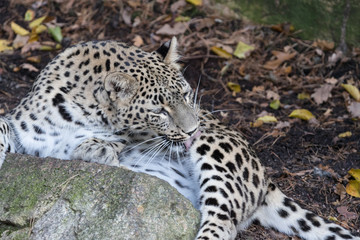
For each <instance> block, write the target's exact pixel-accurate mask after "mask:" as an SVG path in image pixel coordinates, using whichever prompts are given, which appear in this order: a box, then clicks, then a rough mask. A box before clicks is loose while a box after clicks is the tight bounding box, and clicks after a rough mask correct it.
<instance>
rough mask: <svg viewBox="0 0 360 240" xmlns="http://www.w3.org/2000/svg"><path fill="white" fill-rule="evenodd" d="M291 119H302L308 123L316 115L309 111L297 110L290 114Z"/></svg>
mask: <svg viewBox="0 0 360 240" xmlns="http://www.w3.org/2000/svg"><path fill="white" fill-rule="evenodd" d="M289 117H295V118H300V119H303V120H306V121H308V120H310V119H312V118H314V115H313V114H312V113H311V112H310V111H309V110H306V109H296V110H294V111H292V112H291V113H290V115H289Z"/></svg>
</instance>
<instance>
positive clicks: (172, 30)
mask: <svg viewBox="0 0 360 240" xmlns="http://www.w3.org/2000/svg"><path fill="white" fill-rule="evenodd" d="M187 26H188V23H186V22H177V23H175V24H174V26H170V25H169V24H165V25H164V26H162V27H161V28H160V29H159V30H157V31H156V34H161V35H170V36H172V35H178V34H183V33H184V32H185V31H186V29H187Z"/></svg>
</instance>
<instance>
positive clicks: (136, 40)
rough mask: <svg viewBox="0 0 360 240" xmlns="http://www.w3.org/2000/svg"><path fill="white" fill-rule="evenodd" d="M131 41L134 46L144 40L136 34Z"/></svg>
mask: <svg viewBox="0 0 360 240" xmlns="http://www.w3.org/2000/svg"><path fill="white" fill-rule="evenodd" d="M132 41H133V44H134V46H136V47H141V46H142V45H143V44H144V40H143V39H142V37H141V36H140V35H136V36H135V37H134V39H133V40H132Z"/></svg>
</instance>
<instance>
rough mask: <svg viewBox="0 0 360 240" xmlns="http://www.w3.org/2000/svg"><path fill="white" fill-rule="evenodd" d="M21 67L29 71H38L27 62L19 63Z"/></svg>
mask: <svg viewBox="0 0 360 240" xmlns="http://www.w3.org/2000/svg"><path fill="white" fill-rule="evenodd" d="M21 68H22V69H26V70H29V71H30V72H38V71H39V69H37V68H36V67H34V66H33V65H31V64H29V63H23V64H21Z"/></svg>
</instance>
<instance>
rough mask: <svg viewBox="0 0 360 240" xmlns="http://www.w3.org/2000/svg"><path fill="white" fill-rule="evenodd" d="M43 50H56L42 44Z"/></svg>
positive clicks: (41, 48)
mask: <svg viewBox="0 0 360 240" xmlns="http://www.w3.org/2000/svg"><path fill="white" fill-rule="evenodd" d="M39 49H40V50H42V51H51V50H54V49H53V48H52V47H51V46H46V45H42V46H41V47H40V48H39Z"/></svg>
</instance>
